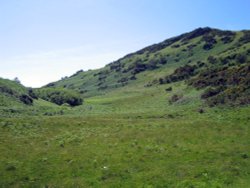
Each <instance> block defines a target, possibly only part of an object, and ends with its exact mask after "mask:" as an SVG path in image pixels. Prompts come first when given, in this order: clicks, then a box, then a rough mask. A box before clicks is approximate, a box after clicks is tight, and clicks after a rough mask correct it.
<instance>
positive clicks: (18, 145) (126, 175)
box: [0, 101, 250, 188]
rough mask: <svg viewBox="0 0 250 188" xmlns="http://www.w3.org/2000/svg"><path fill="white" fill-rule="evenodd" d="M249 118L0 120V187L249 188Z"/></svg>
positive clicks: (232, 112) (237, 112)
mask: <svg viewBox="0 0 250 188" xmlns="http://www.w3.org/2000/svg"><path fill="white" fill-rule="evenodd" d="M92 103H93V101H92ZM86 108H87V107H86ZM249 114H250V113H249V108H247V107H246V108H240V109H233V108H232V109H227V110H223V109H212V110H210V111H208V112H206V113H203V114H200V113H197V112H195V113H194V114H185V112H184V111H182V112H179V113H177V112H167V113H165V114H162V115H157V114H154V113H151V114H147V113H145V115H143V114H140V115H138V114H136V113H134V114H130V115H128V114H126V113H125V114H123V115H122V114H117V115H112V114H103V115H100V114H99V115H85V116H80V115H75V116H74V115H62V116H53V117H45V116H34V117H17V118H1V119H0V153H1V155H0V187H209V188H211V187H248V186H249V184H250V139H249V138H250V130H249V118H250V117H249Z"/></svg>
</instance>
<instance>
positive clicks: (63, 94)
mask: <svg viewBox="0 0 250 188" xmlns="http://www.w3.org/2000/svg"><path fill="white" fill-rule="evenodd" d="M37 95H38V96H39V97H40V98H42V99H44V100H46V101H49V102H52V103H55V104H58V105H62V104H65V103H67V104H69V105H70V106H77V105H81V104H82V103H83V99H82V97H81V95H80V94H79V93H77V92H76V91H73V90H68V89H62V88H42V89H38V90H37Z"/></svg>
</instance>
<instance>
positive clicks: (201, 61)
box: [47, 28, 250, 105]
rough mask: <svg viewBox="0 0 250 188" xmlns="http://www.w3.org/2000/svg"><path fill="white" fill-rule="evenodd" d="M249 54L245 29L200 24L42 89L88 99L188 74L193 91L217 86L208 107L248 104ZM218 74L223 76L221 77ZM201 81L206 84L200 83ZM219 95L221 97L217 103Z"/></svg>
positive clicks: (180, 77) (173, 79) (175, 78)
mask: <svg viewBox="0 0 250 188" xmlns="http://www.w3.org/2000/svg"><path fill="white" fill-rule="evenodd" d="M249 55H250V32H249V31H240V32H231V31H221V30H217V29H211V28H199V29H196V30H194V31H192V32H190V33H186V34H183V35H180V36H177V37H174V38H171V39H168V40H165V41H163V42H162V43H159V44H155V45H152V46H149V47H146V48H144V49H142V50H140V51H138V52H135V53H132V54H129V55H127V56H125V57H124V58H121V59H119V60H117V61H115V62H113V63H110V64H109V65H107V66H106V67H104V68H102V69H99V70H92V71H87V72H84V71H78V72H77V73H76V74H74V75H72V76H71V77H69V78H65V79H63V80H61V81H59V82H55V83H50V84H48V86H47V87H63V88H69V89H74V90H77V91H79V92H80V93H82V94H83V96H85V97H89V96H96V95H101V94H105V93H107V92H110V91H113V90H117V89H119V88H122V87H126V86H127V85H129V86H130V85H137V86H142V85H143V86H145V87H150V86H152V85H156V84H168V83H171V82H178V81H183V80H185V81H187V80H189V79H191V78H192V80H191V81H190V82H189V85H192V86H194V87H195V88H198V89H205V88H206V89H214V90H217V91H216V92H217V93H216V92H214V93H216V95H217V94H220V95H218V96H217V98H216V99H215V97H214V96H215V95H213V101H212V102H211V101H210V105H213V103H215V104H214V105H216V104H219V103H227V102H228V101H230V102H232V103H237V104H241V103H242V104H245V103H249V102H250V99H249V97H247V96H249V85H250V84H249V82H250V81H249V77H250V75H249V60H250V59H249ZM223 71H224V72H223ZM207 74H208V75H207ZM215 77H217V78H218V79H217V80H216V79H215ZM222 77H223V79H224V80H221V79H222ZM236 78H237V79H238V80H235V79H236ZM243 79H244V80H243ZM204 80H208V82H207V83H205V84H203V85H202V84H201V82H204ZM209 80H210V82H209ZM212 83H217V84H215V85H214V84H212ZM221 86H225V87H223V88H222V87H221ZM214 87H215V88H214ZM239 88H240V89H239ZM239 90H240V92H241V94H240V95H241V96H245V97H241V99H239V96H236V95H234V93H235V92H237V91H239ZM232 95H234V96H232ZM209 97H210V96H208V97H207V98H209ZM211 97H212V95H211ZM205 98H206V97H205ZM220 98H223V100H222V101H220V100H219V99H220ZM231 98H234V99H232V100H231Z"/></svg>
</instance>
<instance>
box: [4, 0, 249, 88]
mask: <svg viewBox="0 0 250 188" xmlns="http://www.w3.org/2000/svg"><path fill="white" fill-rule="evenodd" d="M249 7H250V1H249V0H209V1H205V0H0V24H1V25H0V66H1V68H0V77H4V78H9V79H13V78H14V77H19V79H20V80H21V82H22V83H23V84H24V85H26V86H32V87H39V86H42V85H44V84H47V83H49V82H51V81H55V80H58V79H60V78H61V77H64V76H69V75H71V74H73V73H74V72H76V71H77V70H80V69H83V70H88V69H95V68H100V67H102V66H104V65H105V64H108V63H109V62H111V61H114V60H116V59H118V58H120V57H122V56H124V55H126V54H127V53H130V52H133V51H136V50H139V49H140V48H143V47H145V46H147V45H151V44H153V43H157V42H160V41H162V40H165V39H167V38H169V37H172V36H176V35H178V34H181V33H183V32H188V31H191V30H193V29H195V28H197V27H205V26H209V27H215V28H220V29H228V30H242V29H250V21H249V18H250V11H249Z"/></svg>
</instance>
